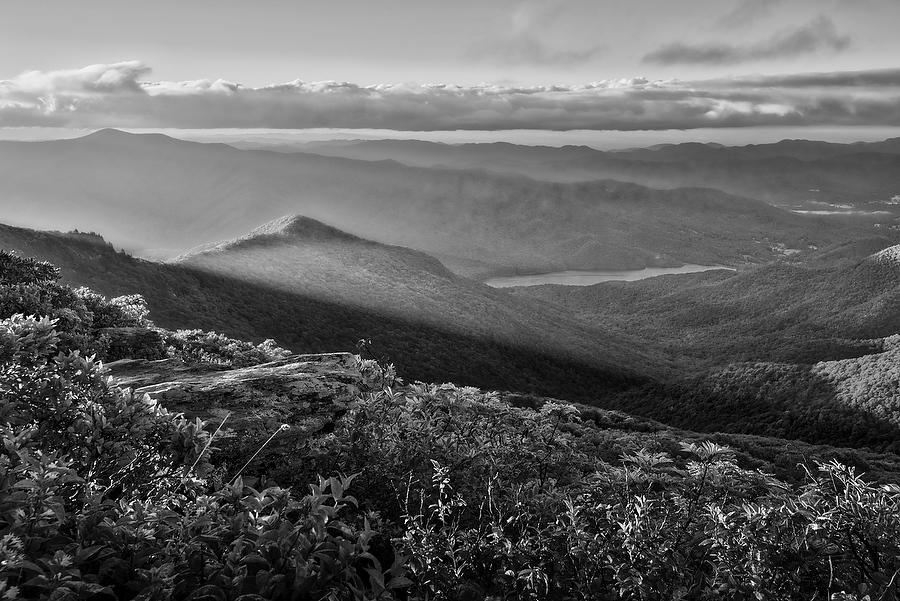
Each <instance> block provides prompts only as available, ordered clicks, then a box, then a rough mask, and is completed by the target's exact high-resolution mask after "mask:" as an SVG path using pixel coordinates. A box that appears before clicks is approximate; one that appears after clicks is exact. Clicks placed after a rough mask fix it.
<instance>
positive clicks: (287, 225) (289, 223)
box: [245, 215, 357, 240]
mask: <svg viewBox="0 0 900 601" xmlns="http://www.w3.org/2000/svg"><path fill="white" fill-rule="evenodd" d="M262 236H288V237H292V238H294V237H296V238H303V239H306V240H356V239H357V238H356V236H354V235H352V234H348V233H347V232H344V231H342V230H339V229H337V228H336V227H332V226H330V225H326V224H324V223H322V222H321V221H316V220H315V219H313V218H311V217H306V216H304V215H285V216H284V217H279V218H278V219H273V220H272V221H270V222H268V223H264V224H263V225H261V226H259V227H258V228H256V229H254V230H252V231H251V232H250V233H249V234H247V236H246V237H245V238H257V237H262Z"/></svg>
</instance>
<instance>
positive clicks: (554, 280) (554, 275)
mask: <svg viewBox="0 0 900 601" xmlns="http://www.w3.org/2000/svg"><path fill="white" fill-rule="evenodd" d="M712 269H728V270H729V271H734V270H733V269H731V268H730V267H722V266H720V265H691V264H688V265H682V266H681V267H646V268H644V269H625V270H605V271H554V272H551V273H538V274H534V275H511V276H504V277H498V278H491V279H489V280H485V282H484V283H485V284H487V285H488V286H491V287H492V288H510V287H512V286H540V285H541V284H559V285H562V286H591V285H593V284H600V283H601V282H632V281H634V280H643V279H646V278H652V277H656V276H658V275H672V274H677V273H697V272H698V271H710V270H712Z"/></svg>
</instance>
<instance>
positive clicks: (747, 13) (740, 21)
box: [716, 0, 784, 29]
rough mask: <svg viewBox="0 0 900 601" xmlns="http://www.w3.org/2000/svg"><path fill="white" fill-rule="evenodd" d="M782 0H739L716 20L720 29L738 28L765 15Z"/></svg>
mask: <svg viewBox="0 0 900 601" xmlns="http://www.w3.org/2000/svg"><path fill="white" fill-rule="evenodd" d="M783 2H784V0H740V1H739V2H738V3H737V5H736V6H735V7H734V8H733V9H732V10H730V11H729V12H727V13H725V14H724V15H722V16H721V17H719V18H718V19H717V20H716V26H717V27H719V28H722V29H738V28H740V27H746V26H747V25H750V24H751V23H754V22H756V21H757V20H759V19H761V18H763V17H765V16H766V15H768V14H769V13H770V12H772V9H774V8H775V7H776V6H778V5H779V4H782V3H783Z"/></svg>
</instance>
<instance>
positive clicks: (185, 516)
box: [0, 263, 408, 601]
mask: <svg viewBox="0 0 900 601" xmlns="http://www.w3.org/2000/svg"><path fill="white" fill-rule="evenodd" d="M16 265H17V266H18V267H20V268H23V270H24V271H25V277H24V279H27V278H28V272H27V269H24V267H27V264H23V263H17V264H16ZM23 266H24V267H23ZM36 268H37V269H40V266H39V265H38V266H36ZM40 273H41V272H40V271H35V272H33V273H32V276H33V277H32V281H35V282H37V283H36V284H29V285H33V286H36V288H35V289H33V290H31V291H30V292H33V293H34V294H36V295H38V296H40V295H41V294H45V295H50V296H51V297H53V298H56V299H58V298H60V297H61V295H62V294H63V292H64V290H63V289H62V287H58V288H57V285H56V284H55V283H54V282H52V281H45V280H39V279H38V276H39V275H40ZM11 286H12V287H16V286H23V284H19V283H13V284H9V285H5V286H3V288H4V289H3V290H2V293H3V294H6V298H11V295H10V294H8V292H9V291H8V289H7V288H9V287H11ZM53 295H56V296H53ZM68 298H69V299H70V300H71V301H72V304H73V305H77V304H78V302H79V297H78V295H77V294H74V293H73V294H72V295H71V296H69V297H68ZM90 302H92V303H94V304H95V305H97V303H98V302H99V304H100V306H104V307H105V305H104V304H103V302H102V301H97V299H92V300H91V301H90ZM135 304H137V305H138V306H139V305H140V303H134V302H131V301H125V302H123V303H121V304H119V305H116V304H112V307H118V309H121V310H122V315H125V316H126V317H127V318H128V319H141V318H142V317H141V315H140V312H137V313H135V312H133V311H132V310H131V308H130V307H133V306H134V305H135ZM84 306H85V305H79V308H81V307H84ZM56 308H57V309H58V310H59V311H63V310H64V309H65V307H64V306H58V307H56ZM115 310H116V309H110V311H109V313H108V314H113V315H115ZM58 323H59V320H58V319H55V318H50V317H33V316H24V315H22V314H15V315H11V316H9V317H6V318H5V319H0V437H2V442H3V446H2V449H0V598H5V599H53V600H64V599H66V600H67V599H95V600H103V599H110V600H113V599H188V598H190V599H225V600H230V599H238V598H243V599H244V600H245V601H246V600H248V599H325V598H334V599H338V598H340V599H391V598H394V597H395V592H397V591H402V590H403V589H404V588H405V587H406V586H407V584H408V582H407V581H406V580H404V578H403V577H402V573H403V565H402V561H401V560H399V559H398V560H397V561H392V562H390V563H388V564H387V565H381V562H379V560H378V559H377V557H376V556H375V555H373V554H372V553H370V546H371V544H372V542H373V540H375V539H378V536H379V535H378V534H377V533H376V532H375V531H374V530H373V529H372V528H371V527H370V525H369V523H368V522H367V521H366V520H365V517H364V516H363V515H362V514H361V513H360V512H358V511H357V510H356V500H355V499H354V498H353V497H351V496H349V495H347V494H346V489H347V487H348V486H349V485H350V480H351V478H343V477H342V478H329V479H323V478H319V479H317V484H314V485H312V486H311V487H310V490H309V493H308V494H306V495H305V496H296V495H294V494H292V493H291V492H290V491H288V490H284V489H280V488H277V487H270V488H267V489H265V490H262V491H256V490H254V489H252V488H249V487H247V486H244V484H243V481H242V480H241V478H240V477H236V478H232V477H230V476H226V474H223V473H221V469H219V470H218V471H217V470H216V469H215V468H214V467H213V465H212V464H210V463H209V455H208V450H209V448H210V444H211V442H212V439H211V436H210V435H209V434H208V433H207V432H206V431H205V430H204V424H203V423H202V422H200V421H199V420H195V421H189V420H186V419H184V418H183V417H182V416H181V415H176V414H171V413H169V412H167V411H166V410H165V409H163V408H162V407H160V406H158V405H157V404H156V403H155V402H154V401H152V400H151V399H149V398H148V397H146V396H140V395H135V394H134V393H133V392H132V391H130V390H122V389H120V388H118V387H115V386H114V385H112V383H111V381H110V379H109V378H107V377H106V376H105V375H104V373H103V370H102V368H101V366H100V364H99V363H96V362H95V361H94V360H93V359H92V358H87V357H85V356H84V355H83V350H84V349H75V350H71V349H67V350H62V346H61V345H62V342H63V341H64V340H65V339H66V336H65V334H66V333H65V332H62V331H60V330H58V329H57V328H58ZM83 323H84V322H82V324H83ZM116 323H121V322H118V321H116ZM91 333H92V331H91V330H88V329H85V330H83V331H82V334H83V338H80V339H76V338H73V337H72V336H71V331H70V335H69V336H68V342H69V344H72V343H73V342H76V341H77V340H85V341H87V342H88V343H89V344H88V345H87V346H88V347H89V348H90V349H91V350H92V349H93V346H92V345H91V344H90V343H92V342H94V341H92V340H91V339H90V338H89V336H90V334H91ZM226 478H227V481H226ZM381 539H383V537H381ZM381 544H382V545H383V542H382V543H381ZM391 556H392V557H396V556H395V555H394V554H391ZM382 557H384V555H382ZM248 595H249V597H248Z"/></svg>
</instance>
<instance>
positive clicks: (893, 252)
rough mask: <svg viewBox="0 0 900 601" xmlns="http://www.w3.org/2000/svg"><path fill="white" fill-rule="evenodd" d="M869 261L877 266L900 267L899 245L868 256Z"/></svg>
mask: <svg viewBox="0 0 900 601" xmlns="http://www.w3.org/2000/svg"><path fill="white" fill-rule="evenodd" d="M869 260H870V261H871V262H873V263H876V264H878V265H890V266H892V267H900V244H895V245H894V246H888V247H887V248H885V249H884V250H880V251H878V252H877V253H875V254H874V255H870V256H869Z"/></svg>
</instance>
